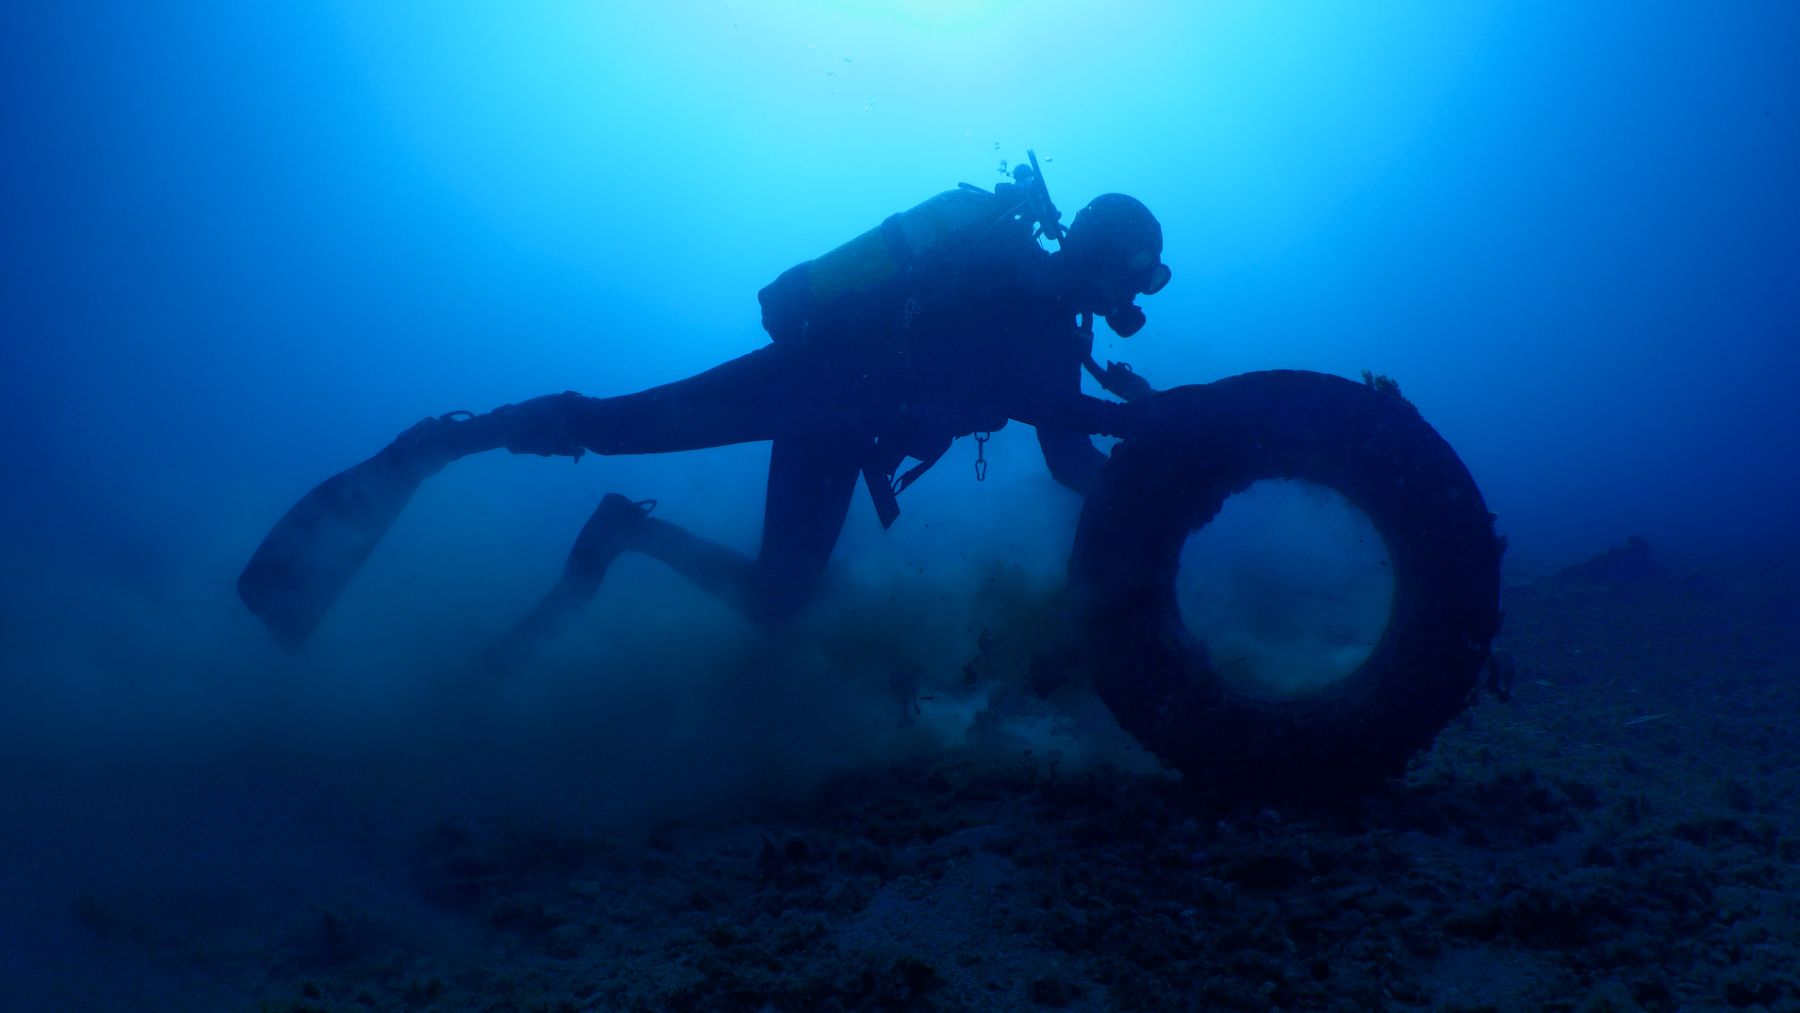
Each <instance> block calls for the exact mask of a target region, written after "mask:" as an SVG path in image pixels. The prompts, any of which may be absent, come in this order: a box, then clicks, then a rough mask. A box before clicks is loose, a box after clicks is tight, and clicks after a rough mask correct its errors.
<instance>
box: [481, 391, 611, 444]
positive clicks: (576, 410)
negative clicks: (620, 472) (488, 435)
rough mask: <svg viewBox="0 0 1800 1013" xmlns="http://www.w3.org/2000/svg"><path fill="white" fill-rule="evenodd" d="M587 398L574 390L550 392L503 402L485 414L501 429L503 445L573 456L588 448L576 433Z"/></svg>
mask: <svg viewBox="0 0 1800 1013" xmlns="http://www.w3.org/2000/svg"><path fill="white" fill-rule="evenodd" d="M585 401H587V398H585V397H582V396H581V395H580V394H577V393H575V392H574V391H572V390H565V391H563V392H562V393H561V394H546V395H544V396H543V397H534V398H532V399H531V400H529V401H521V402H519V403H518V404H509V405H501V406H500V407H498V408H496V409H494V410H493V411H491V412H489V413H488V414H487V415H486V416H483V417H481V418H478V419H475V420H472V421H481V420H482V419H483V418H485V419H492V420H493V423H494V425H495V426H496V427H497V428H498V429H499V433H500V445H501V446H503V447H505V448H506V449H507V450H510V451H512V452H513V453H515V454H536V455H538V456H539V457H573V458H577V459H579V458H580V457H581V455H582V454H584V453H586V452H587V448H586V447H584V446H582V444H581V440H580V439H579V438H578V437H577V436H576V435H575V434H576V430H577V423H578V422H579V420H580V418H581V405H582V403H583V402H585Z"/></svg>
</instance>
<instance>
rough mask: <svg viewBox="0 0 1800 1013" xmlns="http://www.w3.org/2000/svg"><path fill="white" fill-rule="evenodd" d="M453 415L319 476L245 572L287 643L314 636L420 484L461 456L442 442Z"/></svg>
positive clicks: (246, 588)
mask: <svg viewBox="0 0 1800 1013" xmlns="http://www.w3.org/2000/svg"><path fill="white" fill-rule="evenodd" d="M456 414H463V413H452V415H456ZM451 419H452V416H450V415H447V416H443V417H442V418H435V419H426V420H425V421H423V422H421V423H419V424H418V425H416V426H414V427H412V428H411V429H408V430H407V431H406V432H404V433H401V434H400V436H399V437H398V438H396V439H395V440H394V442H392V443H390V444H388V445H387V446H386V447H384V448H382V450H381V452H380V453H378V454H376V455H375V456H374V457H371V458H369V459H368V460H366V461H364V462H362V463H361V464H358V465H356V466H355V467H353V468H350V469H349V470H347V471H343V472H340V473H338V474H336V475H333V476H332V477H330V478H328V479H326V480H325V481H323V482H321V483H319V484H318V485H317V486H316V487H314V489H313V490H312V491H311V492H309V493H307V494H306V495H305V496H303V497H301V499H300V501H299V502H298V503H295V504H294V505H293V507H292V508H290V509H289V510H288V512H287V513H286V514H284V515H283V516H282V518H281V520H280V521H279V522H277V523H276V525H275V527H274V528H273V529H271V530H270V531H269V534H268V536H267V537H265V538H264V539H263V541H262V545H260V546H258V547H257V550H256V554H255V555H253V556H251V557H250V562H249V564H248V565H246V566H245V567H244V572H243V573H242V574H240V575H239V576H238V584H237V589H238V597H239V598H241V599H243V602H244V604H245V605H247V606H249V608H250V611H251V612H254V613H255V614H256V615H257V616H258V617H259V618H260V619H262V621H263V624H264V625H265V626H267V627H268V628H269V632H270V633H273V634H274V635H275V639H276V640H277V641H279V642H280V643H281V644H282V646H284V647H289V648H294V647H299V646H300V645H301V644H303V643H305V642H306V638H308V637H310V636H312V632H313V630H314V629H315V628H316V627H317V626H318V625H319V621H320V620H322V619H324V618H325V613H326V612H328V611H330V609H331V605H332V603H333V602H334V601H336V600H337V596H338V594H339V593H340V592H342V591H343V590H344V586H345V585H346V584H348V583H349V582H350V578H351V577H352V576H354V575H355V574H356V571H357V570H358V569H359V568H361V566H362V564H363V560H365V559H367V558H369V553H370V552H373V551H374V549H375V546H376V545H377V544H378V543H379V542H380V541H381V539H382V536H384V535H386V534H387V530H388V528H390V527H392V526H393V523H394V519H395V518H397V517H399V516H400V511H402V510H404V509H405V508H406V504H407V502H408V501H409V500H411V499H412V496H413V493H415V492H417V491H418V488H419V485H420V484H421V483H422V482H424V481H425V480H426V479H427V478H430V477H431V476H432V475H435V474H437V473H438V472H439V471H441V470H443V467H444V465H446V464H448V463H450V461H452V460H454V459H455V458H457V457H459V456H461V454H459V453H456V452H454V451H450V450H447V449H445V448H444V447H442V446H441V444H443V443H444V442H445V440H444V439H442V435H443V434H444V433H445V429H444V428H443V427H444V426H445V424H446V423H450V422H451ZM433 437H437V438H433Z"/></svg>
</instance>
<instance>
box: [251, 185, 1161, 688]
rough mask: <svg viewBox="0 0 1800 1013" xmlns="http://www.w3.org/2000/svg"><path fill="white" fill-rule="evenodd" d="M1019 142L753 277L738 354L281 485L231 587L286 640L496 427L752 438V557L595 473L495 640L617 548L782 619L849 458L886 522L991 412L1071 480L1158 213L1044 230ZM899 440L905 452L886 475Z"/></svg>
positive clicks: (536, 405) (501, 437) (400, 444)
mask: <svg viewBox="0 0 1800 1013" xmlns="http://www.w3.org/2000/svg"><path fill="white" fill-rule="evenodd" d="M1035 161H1036V160H1035V159H1033V168H1032V169H1027V168H1025V167H1023V166H1021V167H1020V170H1019V171H1017V172H1016V173H1015V181H1014V182H1012V183H1003V184H1001V185H1000V186H999V187H996V188H995V191H994V192H992V193H990V192H988V191H986V190H983V189H979V188H976V187H973V186H969V185H967V184H964V185H963V186H962V187H961V188H959V189H956V190H951V191H946V192H945V193H942V194H939V195H938V196H936V197H933V198H931V199H930V200H927V201H926V202H924V203H922V204H920V205H919V206H917V207H915V208H913V209H911V210H910V211H906V212H902V213H900V214H897V215H894V216H892V217H890V218H889V219H887V220H886V221H885V222H883V223H882V225H881V226H880V227H878V228H876V229H872V230H870V231H869V232H867V233H864V234H863V235H861V236H859V237H857V238H856V239H854V240H852V241H850V242H849V243H846V244H845V245H844V246H842V247H839V248H838V249H837V250H834V251H832V252H831V253H828V254H826V255H825V256H822V257H820V258H818V259H817V260H814V261H810V262H808V263H804V264H801V265H798V266H796V267H794V268H792V269H790V270H789V271H787V272H785V273H783V274H782V275H781V276H780V277H779V278H778V279H776V281H775V282H773V283H771V284H770V285H769V286H768V287H766V288H765V289H763V291H762V292H761V293H759V299H760V301H761V303H762V307H763V325H764V327H765V328H766V329H767V330H768V332H769V334H770V336H771V338H772V341H771V343H770V344H768V345H765V346H764V347H762V348H759V349H757V350H756V351H753V352H750V353H749V354H747V355H744V356H741V357H739V358H737V359H733V360H731V361H729V362H726V363H724V364H722V365H720V366H716V367H714V368H712V369H709V370H707V371H705V372H703V373H700V374H698V375H696V376H692V377H689V378H687V379H685V380H679V381H676V382H674V383H669V384H665V385H663V386H659V387H654V388H651V389H649V390H645V391H641V392H639V393H635V394H627V395H623V396H619V397H605V398H593V397H584V396H582V395H580V394H576V393H574V392H566V393H563V394H554V395H548V396H545V397H539V398H534V399H531V400H528V401H524V402H521V403H519V404H515V405H506V406H503V407H501V408H498V409H496V410H494V411H492V412H488V413H486V414H482V415H472V416H471V415H467V413H452V414H450V415H445V416H440V417H437V418H431V419H426V420H424V421H422V422H420V423H418V424H417V425H415V426H413V427H412V428H411V429H409V430H407V431H406V432H405V433H403V434H401V436H400V437H399V438H397V439H396V440H395V441H394V442H393V443H392V444H391V445H390V446H389V447H388V448H386V449H385V450H383V451H382V453H381V454H378V455H376V457H375V458H372V459H370V460H369V461H366V462H364V463H363V464H362V465H359V466H357V468H353V469H351V470H350V471H348V472H346V473H344V474H341V475H339V476H336V477H334V478H333V479H331V480H328V481H327V482H326V483H325V484H324V485H321V486H320V487H319V488H318V489H315V490H314V491H313V493H311V494H309V496H308V497H307V498H306V499H304V500H302V501H301V502H300V503H299V504H297V505H296V506H295V507H294V509H293V510H291V511H290V512H289V514H288V516H287V517H284V518H283V520H282V522H281V523H280V524H278V525H277V527H276V529H275V530H274V531H272V532H271V533H270V535H269V537H268V539H266V540H265V542H264V544H263V546H262V547H261V548H260V549H259V550H258V552H257V555H256V557H255V558H253V559H252V561H251V563H250V565H249V566H248V567H247V568H246V569H245V571H244V575H243V577H242V578H240V581H239V591H240V594H241V595H242V597H243V598H244V600H245V602H246V603H247V604H249V606H250V607H251V609H252V610H253V611H255V612H257V613H258V614H259V615H260V616H262V618H263V619H264V620H265V621H266V622H267V623H268V625H269V626H270V628H271V630H273V631H274V632H275V634H276V635H277V637H278V638H280V639H282V640H283V641H285V642H288V643H298V642H299V641H301V640H304V639H305V638H306V636H307V635H309V634H310V632H311V630H312V628H313V626H314V625H316V623H317V622H318V620H319V619H320V618H321V617H322V616H323V613H324V611H325V609H326V608H328V607H329V604H330V601H331V600H332V599H333V598H335V596H336V593H337V591H338V590H340V589H341V587H342V586H343V584H344V583H345V582H347V581H348V579H349V576H350V575H351V574H352V573H353V572H354V570H355V568H356V567H357V566H358V565H360V563H361V561H362V558H363V557H365V556H366V555H367V553H368V551H369V550H370V549H372V548H373V545H374V543H375V542H376V541H378V540H379V538H380V537H381V535H382V533H383V532H385V530H386V528H387V526H388V524H389V523H391V521H392V519H393V517H394V516H396V515H397V514H398V512H399V510H400V509H401V508H402V507H403V506H404V503H405V501H406V499H407V498H409V497H410V495H411V492H412V490H413V489H414V488H416V486H417V483H418V482H419V481H421V480H422V479H423V478H424V477H426V476H429V475H430V474H433V473H435V472H436V471H437V470H439V469H440V468H442V467H443V466H444V465H446V464H448V463H449V462H450V461H452V460H455V459H457V458H459V457H462V456H465V455H467V454H471V453H477V452H481V451H487V450H494V449H499V448H505V449H507V450H509V451H511V452H513V453H516V454H537V455H543V456H571V457H577V458H578V457H580V456H581V455H582V454H583V453H584V452H593V453H597V454H656V453H668V452H673V451H682V450H697V449H702V448H707V447H717V446H722V445H726V444H736V443H748V442H760V441H771V442H772V444H773V447H772V451H771V455H770V462H769V479H768V488H767V494H766V496H767V498H766V506H765V514H764V520H763V531H762V542H761V547H760V550H759V551H758V553H757V555H756V557H755V558H754V559H751V558H747V557H745V556H744V555H743V554H741V553H739V552H736V551H735V550H732V549H730V548H727V547H725V546H723V545H720V544H717V543H715V542H712V541H709V540H707V539H704V538H702V537H699V536H697V535H695V534H693V533H692V532H690V531H688V530H687V529H685V528H683V527H680V526H679V525H676V524H673V523H670V522H668V521H666V520H663V519H661V518H659V517H653V516H650V513H649V508H650V507H651V506H653V505H654V504H653V502H652V501H643V502H637V503H634V502H632V501H631V500H629V499H627V498H626V497H624V496H621V495H618V494H616V493H614V494H608V495H607V496H605V497H604V498H603V499H602V500H601V502H600V504H599V506H598V507H597V508H596V509H595V511H594V513H593V515H592V516H591V517H590V518H589V519H588V521H587V523H586V524H585V525H584V526H583V528H582V530H581V533H580V535H579V536H578V537H577V539H576V542H575V545H574V547H573V549H572V550H571V551H570V553H569V556H568V559H567V562H566V563H565V566H564V569H563V573H562V576H561V578H560V579H559V580H558V582H557V584H556V586H555V587H554V588H552V589H551V590H550V592H549V593H548V594H546V595H545V596H544V597H543V599H542V600H541V601H539V602H538V604H537V605H536V607H535V608H533V609H532V610H531V612H530V613H529V614H528V615H527V616H526V617H525V618H524V619H523V620H522V621H521V622H520V623H519V624H518V625H517V626H516V627H514V629H513V630H512V631H511V632H510V633H509V634H508V635H507V636H506V637H505V638H504V639H503V640H502V641H501V642H500V644H498V645H496V647H495V648H494V649H493V650H491V651H490V658H493V659H495V660H506V659H508V658H514V657H517V656H518V655H520V654H523V653H524V652H527V651H529V650H530V648H531V647H532V646H533V645H534V644H536V643H538V642H540V641H542V640H544V639H546V638H548V637H551V636H554V635H555V634H556V633H557V632H558V631H559V630H560V629H561V628H562V627H563V624H564V623H565V621H566V620H567V619H568V618H569V617H570V616H571V615H572V614H573V613H574V612H575V611H576V610H577V609H578V607H579V606H581V605H582V604H584V603H585V602H587V601H588V600H590V599H591V598H592V597H593V595H594V594H595V592H596V591H597V590H598V588H599V586H600V583H601V581H602V579H603V577H604V576H605V573H606V570H607V567H608V565H609V564H610V563H611V562H612V560H613V559H615V558H616V557H617V556H618V555H619V554H620V553H622V552H625V551H635V552H641V553H644V554H647V555H649V556H651V557H653V558H655V559H658V560H661V561H662V562H664V563H665V564H667V565H669V566H670V567H672V568H674V569H675V570H676V571H677V572H679V573H681V574H682V575H684V576H685V577H686V578H688V579H689V580H691V581H692V582H694V583H695V584H697V585H698V586H700V587H701V588H703V589H705V590H707V591H708V592H710V593H712V594H714V595H717V596H718V597H720V598H721V599H723V600H724V601H726V602H728V603H729V604H731V605H732V606H734V607H735V608H737V609H738V610H739V611H741V612H742V613H743V614H744V615H746V616H747V617H749V618H751V619H752V620H754V621H757V622H763V623H768V622H775V621H779V620H781V619H784V618H786V617H788V616H790V615H792V614H793V613H794V612H796V611H797V610H798V609H799V608H800V607H801V606H803V605H804V604H805V603H806V602H807V600H808V599H809V597H810V596H811V593H812V591H813V589H814V587H815V586H816V585H817V583H818V580H819V578H820V576H821V575H822V574H823V572H824V569H825V565H826V562H827V560H828V559H829V557H830V555H831V552H832V549H833V547H834V546H835V544H836V542H837V539H838V535H839V532H840V531H841V530H842V527H843V523H844V519H845V517H846V516H847V514H848V511H849V503H850V497H851V494H852V492H853V491H854V488H855V484H856V480H857V477H858V475H859V474H860V475H862V476H863V477H864V479H865V480H866V483H867V485H868V488H869V492H870V495H871V498H872V499H873V501H874V503H875V506H876V509H877V511H878V513H879V514H880V516H881V521H882V523H883V525H884V526H886V525H888V524H891V523H892V522H893V520H894V518H895V516H897V514H898V512H899V511H898V506H897V503H896V496H897V494H898V493H899V492H900V491H902V490H903V489H904V488H905V487H906V486H907V485H909V484H910V483H911V482H912V481H913V480H914V479H916V478H917V477H918V476H919V474H920V473H922V472H923V471H924V470H925V469H926V468H928V467H929V466H930V465H931V464H932V463H933V462H935V461H936V460H937V459H938V458H939V457H940V456H942V454H943V453H944V452H945V450H947V449H948V447H949V446H950V444H951V442H952V441H953V440H954V439H956V438H958V437H961V436H964V435H970V434H974V435H975V436H976V437H977V439H978V440H985V437H986V435H987V434H988V433H989V432H991V431H992V430H995V429H999V428H1000V427H1002V426H1003V425H1005V424H1006V422H1007V421H1008V420H1009V419H1011V420H1018V421H1021V422H1024V423H1026V424H1029V425H1031V426H1033V427H1035V428H1036V430H1037V437H1038V443H1039V445H1040V447H1041V449H1042V451H1043V455H1044V460H1045V463H1046V464H1047V465H1048V467H1049V469H1050V473H1051V475H1052V476H1053V477H1054V478H1055V479H1056V480H1057V481H1058V482H1059V483H1061V484H1062V485H1064V486H1067V487H1068V488H1070V489H1072V490H1074V491H1076V492H1078V493H1085V492H1086V490H1087V489H1088V487H1089V485H1090V484H1091V483H1092V481H1093V479H1094V477H1095V475H1096V474H1097V473H1098V471H1099V469H1100V466H1101V465H1102V464H1103V463H1104V461H1105V455H1104V454H1103V453H1102V452H1101V451H1100V450H1099V449H1097V448H1096V447H1095V446H1094V444H1093V442H1092V440H1091V439H1090V434H1094V433H1112V432H1116V431H1117V430H1116V428H1115V427H1114V425H1113V423H1112V421H1111V419H1112V416H1113V415H1114V413H1116V412H1117V411H1118V410H1119V409H1120V408H1121V407H1122V406H1121V405H1119V404H1118V403H1116V402H1112V401H1106V400H1102V399H1099V398H1094V397H1090V396H1087V395H1085V394H1083V393H1081V389H1080V373H1081V370H1082V369H1083V368H1084V367H1085V368H1087V369H1088V370H1089V371H1090V372H1091V373H1092V374H1093V375H1094V376H1095V378H1096V380H1098V381H1099V382H1100V384H1101V386H1102V387H1103V388H1104V389H1106V390H1108V391H1109V392H1111V393H1113V394H1115V395H1116V396H1118V397H1120V398H1122V399H1124V400H1128V401H1129V400H1131V399H1134V398H1136V397H1138V396H1140V395H1142V394H1146V393H1149V392H1150V389H1151V388H1150V386H1149V384H1148V383H1146V382H1145V381H1144V380H1143V379H1142V378H1141V377H1139V376H1138V375H1137V374H1135V373H1133V372H1131V370H1130V367H1128V366H1126V365H1124V364H1122V363H1111V362H1109V363H1107V365H1106V367H1105V368H1104V369H1102V368H1100V367H1099V366H1098V365H1097V364H1096V363H1095V362H1094V359H1093V354H1092V345H1093V329H1092V325H1093V317H1094V316H1095V315H1099V316H1101V317H1103V318H1104V319H1105V320H1106V321H1107V323H1108V324H1109V326H1111V327H1112V329H1113V330H1114V331H1116V332H1117V333H1119V334H1121V335H1124V336H1129V335H1131V334H1134V333H1136V332H1137V330H1138V329H1140V328H1141V327H1142V326H1143V324H1144V315H1143V312H1142V310H1140V309H1139V308H1138V307H1137V306H1136V305H1135V299H1136V297H1137V296H1138V295H1139V294H1153V293H1155V292H1158V291H1160V290H1161V289H1162V287H1163V286H1164V285H1165V284H1167V282H1168V280H1169V269H1168V268H1167V267H1166V266H1164V265H1163V264H1162V262H1161V259H1160V258H1161V252H1162V229H1161V226H1160V225H1159V224H1158V223H1157V221H1156V219H1155V217H1154V216H1152V215H1151V214H1150V212H1149V210H1148V209H1147V208H1145V207H1144V205H1143V204H1141V203H1140V202H1138V201H1137V200H1135V199H1133V198H1131V197H1127V196H1124V195H1122V194H1107V195H1104V196H1102V197H1099V198H1097V199H1095V200H1094V201H1093V202H1092V203H1090V204H1088V205H1087V206H1086V207H1084V208H1083V209H1082V210H1081V211H1080V212H1078V213H1077V214H1076V216H1075V218H1074V221H1073V222H1072V223H1071V224H1070V225H1069V226H1068V227H1067V228H1066V229H1064V228H1063V227H1062V226H1061V225H1060V224H1059V223H1058V219H1059V218H1060V215H1059V214H1058V213H1057V212H1056V210H1055V208H1054V206H1053V205H1051V204H1050V201H1049V197H1048V193H1047V192H1046V190H1045V188H1044V186H1043V183H1042V177H1041V175H1039V174H1038V173H1037V172H1035V171H1033V170H1034V169H1035ZM1040 235H1041V236H1046V237H1048V238H1049V239H1051V240H1053V241H1056V242H1058V245H1059V249H1057V250H1056V251H1055V252H1051V251H1048V250H1046V249H1045V248H1044V247H1043V246H1042V245H1041V244H1040V243H1039V242H1038V237H1039V236H1040ZM908 459H912V460H914V461H916V462H918V463H917V464H916V465H915V466H914V467H912V468H911V469H910V470H908V471H906V472H904V473H900V466H901V465H902V464H904V463H905V461H906V460H908ZM978 468H979V465H978ZM897 473H898V474H897ZM328 544H329V545H331V546H332V548H330V549H326V548H325V546H326V545H328Z"/></svg>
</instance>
